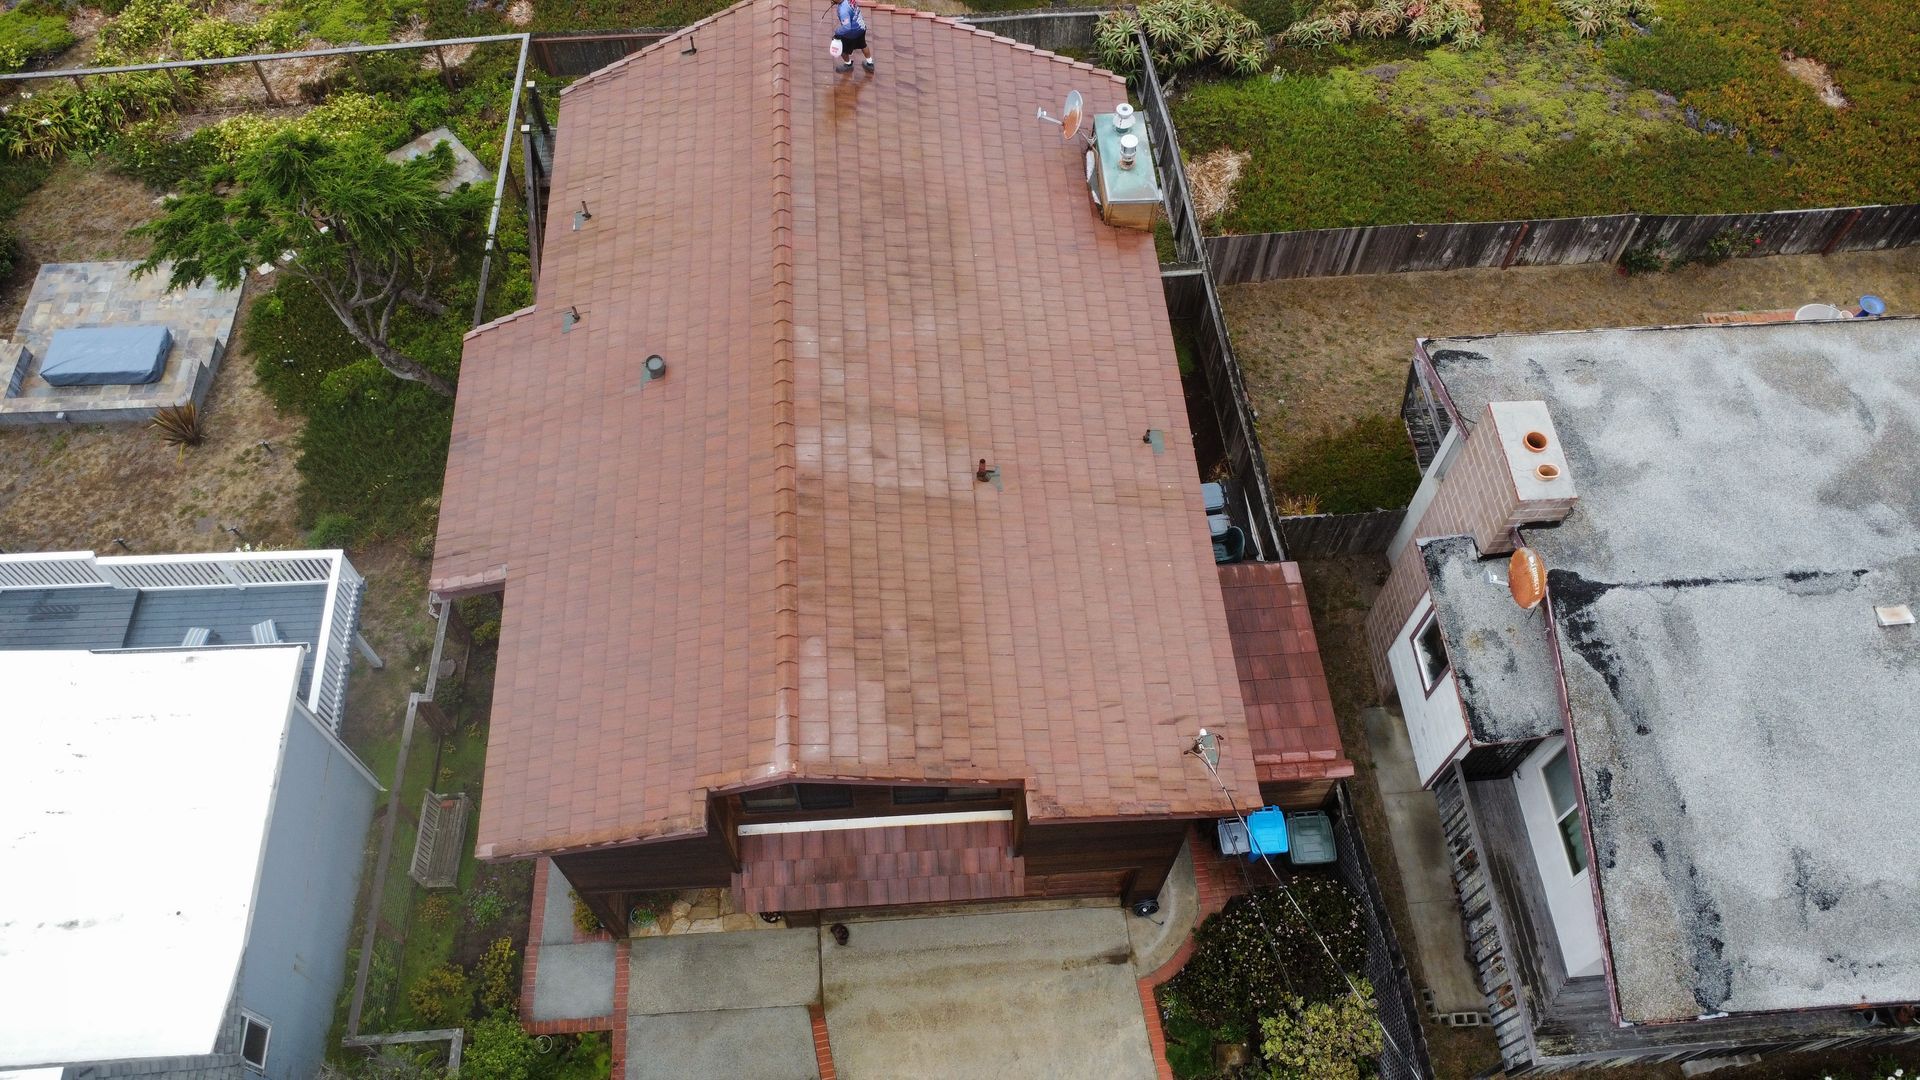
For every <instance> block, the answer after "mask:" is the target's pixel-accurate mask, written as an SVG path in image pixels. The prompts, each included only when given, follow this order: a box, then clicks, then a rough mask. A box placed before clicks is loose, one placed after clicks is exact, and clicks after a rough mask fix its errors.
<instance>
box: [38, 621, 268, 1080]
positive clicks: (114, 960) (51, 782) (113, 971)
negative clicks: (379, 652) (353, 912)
mask: <svg viewBox="0 0 1920 1080" xmlns="http://www.w3.org/2000/svg"><path fill="white" fill-rule="evenodd" d="M304 651H305V650H304V649H301V648H300V647H298V646H290V645H289V646H263V647H258V648H241V649H211V650H172V651H165V652H120V653H88V652H66V651H60V652H35V653H24V652H4V653H0V692H4V693H5V695H6V701H7V707H6V709H5V710H4V711H0V867H3V868H4V875H5V880H6V884H5V887H4V888H0V958H4V961H3V962H0V1016H3V1017H5V1018H6V1022H5V1023H3V1024H0V1066H14V1067H26V1066H34V1065H49V1064H58V1063H65V1062H81V1061H97V1060H114V1059H120V1058H153V1057H173V1056H179V1055H191V1054H206V1053H209V1052H211V1051H212V1049H213V1047H214V1041H215V1039H216V1038H217V1037H218V1036H219V1034H220V1026H221V1024H222V1022H223V1021H224V1020H225V1018H226V1016H227V1007H228V1005H229V1003H230V999H231V998H232V995H233V990H234V982H235V979H236V977H237V975H238V973H239V967H240V957H241V952H242V950H243V948H244V946H245V943H246V934H247V924H248V919H249V915H250V912H251V909H252V903H253V895H254V888H255V884H256V879H257V877H258V874H259V868H260V860H261V858H262V854H263V853H262V846H263V844H264V842H265V837H266V828H267V818H268V810H269V807H270V805H271V803H272V799H273V792H274V786H275V782H276V780H277V777H278V774H279V761H280V752H281V744H282V741H283V739H284V738H285V734H286V729H287V717H288V715H289V714H290V711H291V709H292V702H293V700H294V697H295V694H296V690H295V685H296V681H297V679H298V676H299V670H300V661H301V654H302V653H303V652H304Z"/></svg>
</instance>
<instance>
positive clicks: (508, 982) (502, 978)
mask: <svg viewBox="0 0 1920 1080" xmlns="http://www.w3.org/2000/svg"><path fill="white" fill-rule="evenodd" d="M519 967H520V957H519V954H517V953H515V952H514V951H513V941H512V939H511V938H495V939H494V941H493V944H491V945H488V946H487V951H486V952H484V953H482V954H481V955H480V965H479V968H478V969H477V970H476V971H475V973H474V981H475V982H477V983H479V984H480V985H479V990H480V1007H481V1008H482V1009H485V1010H486V1011H487V1012H488V1013H497V1012H502V1011H511V1010H512V1009H513V1006H514V1003H515V1002H516V1001H517V1000H519V997H520V978H519Z"/></svg>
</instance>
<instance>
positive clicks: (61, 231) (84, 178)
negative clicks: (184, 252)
mask: <svg viewBox="0 0 1920 1080" xmlns="http://www.w3.org/2000/svg"><path fill="white" fill-rule="evenodd" d="M155 202H156V196H155V195H154V194H153V192H151V191H148V190H147V189H146V188H145V187H144V186H142V185H141V184H140V183H139V182H138V181H134V180H129V179H127V178H126V177H124V176H118V175H115V174H114V173H111V172H108V171H107V170H106V169H104V168H102V167H100V166H98V165H91V166H87V165H80V164H77V163H75V162H73V161H62V162H61V163H60V164H59V165H57V166H55V167H54V169H53V171H52V172H51V173H49V174H48V175H47V181H46V183H44V184H42V185H40V188H39V189H38V190H36V191H34V192H33V193H32V194H30V195H28V196H27V197H26V199H25V200H23V201H22V203H21V206H20V212H19V213H18V214H16V215H14V218H13V229H14V234H15V235H16V236H18V237H19V240H20V253H19V255H18V257H16V258H15V259H14V264H13V273H12V274H11V275H9V276H8V277H7V278H6V280H5V283H4V284H0V336H4V335H6V334H11V333H12V332H13V328H14V326H15V325H16V324H18V323H19V321H20V309H21V307H22V306H23V305H25V304H26V302H27V293H28V292H29V291H31V290H32V289H33V278H34V275H35V274H37V273H39V272H40V266H41V264H42V263H54V262H95V261H108V260H116V259H144V258H146V256H147V252H148V251H149V250H150V249H151V245H149V244H148V243H147V242H146V241H144V240H135V239H133V238H131V237H129V236H128V235H127V230H128V229H131V228H133V227H134V226H135V225H139V224H142V223H143V222H146V221H148V220H149V219H151V218H154V217H157V216H159V213H160V208H159V207H158V206H157V205H155Z"/></svg>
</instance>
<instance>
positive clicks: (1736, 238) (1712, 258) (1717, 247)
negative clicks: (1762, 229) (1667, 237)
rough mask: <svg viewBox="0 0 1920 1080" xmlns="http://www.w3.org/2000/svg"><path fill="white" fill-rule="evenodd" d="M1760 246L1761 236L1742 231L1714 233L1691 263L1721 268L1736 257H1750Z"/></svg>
mask: <svg viewBox="0 0 1920 1080" xmlns="http://www.w3.org/2000/svg"><path fill="white" fill-rule="evenodd" d="M1759 246H1760V234H1759V233H1751V232H1744V231H1742V230H1740V229H1722V230H1720V231H1719V232H1717V233H1714V234H1713V236H1712V237H1710V238H1709V239H1708V240H1707V242H1706V244H1705V245H1704V246H1703V247H1702V248H1701V249H1700V253H1699V254H1697V255H1695V256H1694V257H1693V258H1692V259H1691V260H1689V261H1691V262H1697V263H1700V264H1702V265H1704V266H1719V265H1720V264H1721V263H1723V262H1726V261H1727V260H1728V259H1731V258H1733V257H1734V256H1736V255H1748V254H1751V253H1752V252H1753V249H1755V248H1757V247H1759Z"/></svg>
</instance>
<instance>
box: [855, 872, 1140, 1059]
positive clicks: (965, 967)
mask: <svg viewBox="0 0 1920 1080" xmlns="http://www.w3.org/2000/svg"><path fill="white" fill-rule="evenodd" d="M1126 920H1127V915H1126V913H1125V912H1124V911H1122V910H1121V909H1120V908H1119V907H1117V906H1116V907H1104V908H1068V909H1064V910H1043V911H1016V912H1005V913H996V914H986V915H948V916H942V917H938V918H925V919H896V920H887V921H876V922H854V923H849V924H848V925H849V927H850V929H851V930H852V939H851V940H850V942H849V943H848V944H847V945H846V946H844V947H842V946H839V945H836V944H834V942H833V939H832V938H831V937H829V936H827V935H826V933H825V931H822V933H821V939H822V945H821V953H820V974H821V989H822V994H823V997H824V1004H825V1006H826V1017H827V1036H828V1039H829V1041H830V1042H831V1044H832V1047H833V1060H834V1065H835V1068H836V1069H837V1070H838V1072H839V1074H840V1076H841V1077H843V1078H845V1080H905V1078H909V1077H913V1078H919V1077H931V1076H938V1077H942V1078H950V1080H964V1078H968V1077H981V1078H983V1080H985V1078H991V1080H1003V1078H1006V1077H1048V1078H1050V1080H1077V1078H1085V1080H1153V1077H1154V1065H1153V1051H1152V1050H1151V1048H1150V1047H1149V1046H1148V1043H1147V1028H1146V1018H1145V1016H1144V1015H1143V1014H1142V1012H1141V1009H1140V994H1139V989H1138V986H1137V984H1136V983H1135V981H1134V980H1135V977H1136V976H1135V974H1134V970H1133V965H1132V963H1131V962H1130V955H1129V950H1128V945H1127V924H1126Z"/></svg>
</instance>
